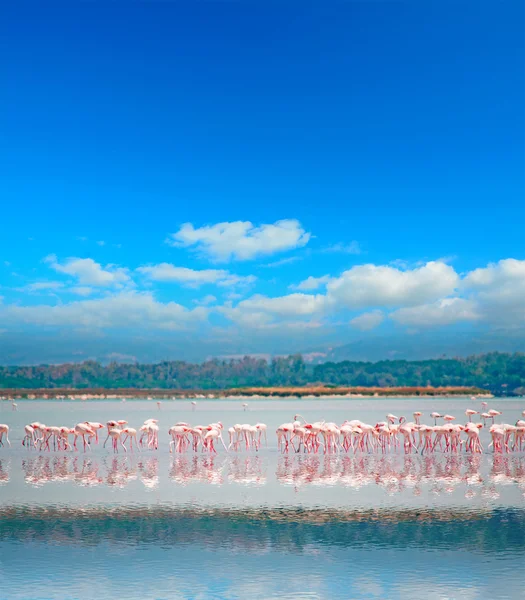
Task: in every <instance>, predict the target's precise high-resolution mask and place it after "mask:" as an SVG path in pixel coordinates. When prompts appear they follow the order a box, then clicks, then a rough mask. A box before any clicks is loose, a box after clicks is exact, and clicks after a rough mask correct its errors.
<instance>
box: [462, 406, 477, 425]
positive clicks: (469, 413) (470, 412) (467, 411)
mask: <svg viewBox="0 0 525 600" xmlns="http://www.w3.org/2000/svg"><path fill="white" fill-rule="evenodd" d="M465 415H466V416H467V417H468V420H469V423H472V415H479V412H478V411H477V410H473V409H472V408H467V410H466V411H465Z"/></svg>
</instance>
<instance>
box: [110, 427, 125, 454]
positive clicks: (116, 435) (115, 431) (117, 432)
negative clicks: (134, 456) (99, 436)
mask: <svg viewBox="0 0 525 600" xmlns="http://www.w3.org/2000/svg"><path fill="white" fill-rule="evenodd" d="M108 433H109V435H110V437H111V441H112V443H113V452H116V453H118V444H119V442H120V445H121V446H122V447H123V448H124V452H127V450H126V446H124V444H123V443H122V440H121V439H120V436H121V435H122V429H119V428H118V427H112V428H111V429H110V430H109V432H108Z"/></svg>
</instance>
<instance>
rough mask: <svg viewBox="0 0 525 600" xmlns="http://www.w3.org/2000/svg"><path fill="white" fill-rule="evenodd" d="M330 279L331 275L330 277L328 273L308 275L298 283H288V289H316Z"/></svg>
mask: <svg viewBox="0 0 525 600" xmlns="http://www.w3.org/2000/svg"><path fill="white" fill-rule="evenodd" d="M331 280H332V277H330V275H323V276H322V277H312V276H310V277H308V279H305V280H304V281H301V282H300V283H298V284H297V285H294V284H292V285H290V286H289V287H290V289H292V290H303V291H306V290H317V289H318V288H320V287H322V286H323V285H326V284H327V283H328V282H329V281H331Z"/></svg>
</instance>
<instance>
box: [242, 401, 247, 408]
mask: <svg viewBox="0 0 525 600" xmlns="http://www.w3.org/2000/svg"><path fill="white" fill-rule="evenodd" d="M242 408H243V410H246V409H247V408H248V405H247V404H246V402H245V403H244V404H243V405H242Z"/></svg>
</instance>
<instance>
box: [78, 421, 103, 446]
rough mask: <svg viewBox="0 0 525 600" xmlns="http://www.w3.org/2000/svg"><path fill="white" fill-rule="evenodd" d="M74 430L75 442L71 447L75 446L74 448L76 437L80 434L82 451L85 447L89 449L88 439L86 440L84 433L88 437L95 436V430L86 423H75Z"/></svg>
mask: <svg viewBox="0 0 525 600" xmlns="http://www.w3.org/2000/svg"><path fill="white" fill-rule="evenodd" d="M74 431H75V442H74V444H73V447H74V448H75V450H76V448H77V437H78V436H81V437H82V441H83V442H84V452H85V451H86V448H89V449H90V450H91V446H90V444H89V441H86V435H87V436H88V437H89V438H90V439H91V438H93V437H95V432H94V431H93V430H92V429H91V427H89V426H88V425H86V423H77V424H76V425H75V427H74ZM108 437H109V436H108Z"/></svg>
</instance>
